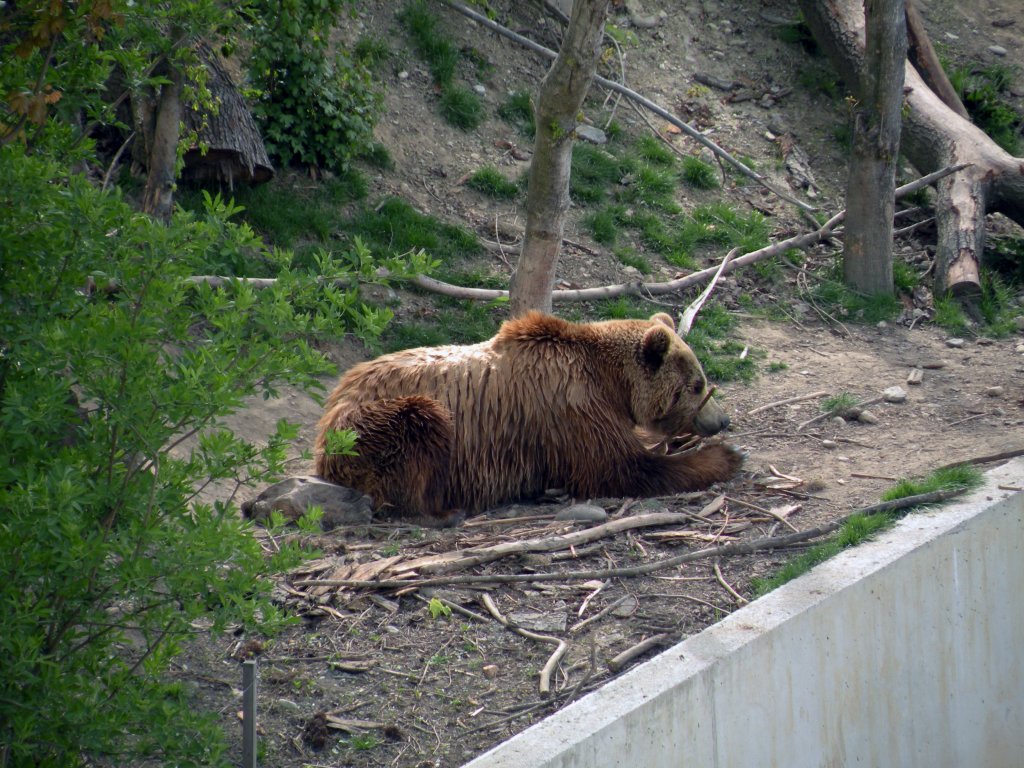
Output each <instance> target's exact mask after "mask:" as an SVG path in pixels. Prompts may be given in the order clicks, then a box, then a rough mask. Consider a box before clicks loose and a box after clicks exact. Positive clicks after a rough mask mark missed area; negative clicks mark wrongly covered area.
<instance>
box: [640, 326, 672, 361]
mask: <svg viewBox="0 0 1024 768" xmlns="http://www.w3.org/2000/svg"><path fill="white" fill-rule="evenodd" d="M673 336H675V331H670V330H669V329H668V328H666V327H665V326H664V325H662V324H661V323H658V324H656V325H652V326H651V327H650V328H648V329H647V330H646V331H645V332H644V337H643V339H642V340H641V342H640V352H641V354H642V355H643V358H644V362H645V363H647V364H648V365H650V366H653V367H655V368H658V367H660V366H661V363H662V361H664V359H665V355H666V354H667V353H668V351H669V349H670V348H671V347H672V337H673Z"/></svg>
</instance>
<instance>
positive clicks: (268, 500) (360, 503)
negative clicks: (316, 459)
mask: <svg viewBox="0 0 1024 768" xmlns="http://www.w3.org/2000/svg"><path fill="white" fill-rule="evenodd" d="M313 506H319V507H320V508H321V509H323V511H324V516H323V519H322V521H321V524H322V525H323V528H324V530H325V531H329V530H331V529H332V528H336V527H337V526H339V525H359V524H363V523H368V522H370V519H371V518H372V517H373V506H372V502H371V500H370V497H369V496H365V495H363V494H362V493H360V492H359V491H355V490H353V489H351V488H346V487H345V486H343V485H335V484H334V483H328V482H327V481H325V480H322V479H320V478H319V477H313V476H310V475H296V476H294V477H288V478H285V479H284V480H282V481H281V482H279V483H275V484H274V485H272V486H270V487H269V488H267V489H265V490H264V491H263V492H262V493H261V494H260V495H259V496H257V497H256V498H255V499H253V500H252V501H247V502H245V503H244V504H242V514H244V515H245V516H246V517H248V518H250V519H252V520H256V521H258V522H261V521H264V520H267V519H268V518H269V517H270V513H271V512H273V511H274V510H277V511H279V512H280V513H281V514H282V515H284V518H285V519H286V520H288V521H294V520H298V519H299V518H300V517H302V516H303V515H304V514H306V511H307V510H308V509H309V508H310V507H313Z"/></svg>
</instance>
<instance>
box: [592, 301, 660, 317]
mask: <svg viewBox="0 0 1024 768" xmlns="http://www.w3.org/2000/svg"><path fill="white" fill-rule="evenodd" d="M651 314H652V313H651V311H650V309H648V308H647V307H646V306H644V304H643V303H642V302H640V301H638V300H637V299H635V298H633V297H630V296H619V297H618V298H616V299H605V300H604V301H599V302H598V303H597V316H598V317H599V318H601V319H602V320H630V319H636V320H646V319H647V318H648V317H650V316H651Z"/></svg>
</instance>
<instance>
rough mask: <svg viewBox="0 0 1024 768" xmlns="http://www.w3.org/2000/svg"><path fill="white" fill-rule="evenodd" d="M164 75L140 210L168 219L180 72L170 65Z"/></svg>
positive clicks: (171, 204)
mask: <svg viewBox="0 0 1024 768" xmlns="http://www.w3.org/2000/svg"><path fill="white" fill-rule="evenodd" d="M168 69H169V71H168V73H167V79H168V81H169V82H167V83H165V84H164V85H163V86H162V87H161V89H160V100H159V102H158V104H157V112H156V121H155V125H154V128H153V138H152V140H151V141H150V142H149V147H150V150H149V158H148V162H147V166H148V176H147V177H146V191H145V193H144V194H143V197H142V210H144V211H145V212H146V213H148V214H149V215H150V216H152V217H153V218H156V219H160V220H161V221H169V220H170V218H171V213H172V212H173V211H174V184H175V181H174V180H175V177H176V173H175V171H176V166H177V160H178V138H179V135H180V133H181V128H180V126H181V82H182V76H181V72H180V71H178V69H177V68H176V67H173V66H171V67H169V68H168Z"/></svg>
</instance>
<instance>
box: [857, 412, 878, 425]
mask: <svg viewBox="0 0 1024 768" xmlns="http://www.w3.org/2000/svg"><path fill="white" fill-rule="evenodd" d="M857 421H859V422H860V423H861V424H877V423H878V417H877V416H875V414H873V413H872V412H871V411H868V410H863V411H861V412H860V413H858V414H857Z"/></svg>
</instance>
